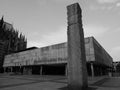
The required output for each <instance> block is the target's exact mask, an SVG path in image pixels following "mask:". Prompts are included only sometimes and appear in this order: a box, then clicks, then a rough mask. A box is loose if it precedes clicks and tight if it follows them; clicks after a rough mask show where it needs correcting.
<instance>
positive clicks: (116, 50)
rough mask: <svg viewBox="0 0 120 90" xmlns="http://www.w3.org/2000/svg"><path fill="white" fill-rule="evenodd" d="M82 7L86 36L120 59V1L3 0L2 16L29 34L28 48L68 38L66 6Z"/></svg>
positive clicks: (1, 0) (0, 4) (0, 12)
mask: <svg viewBox="0 0 120 90" xmlns="http://www.w3.org/2000/svg"><path fill="white" fill-rule="evenodd" d="M75 2H78V3H79V4H80V6H81V8H82V16H83V17H82V20H83V28H84V33H85V37H88V36H94V37H95V39H96V40H97V41H98V42H99V43H100V44H101V45H102V46H103V47H104V48H105V50H106V51H107V52H108V53H109V54H110V55H111V56H112V57H113V59H114V61H120V0H0V17H2V15H4V20H5V21H6V22H9V23H11V24H13V26H14V28H15V29H19V31H20V32H23V34H25V35H26V37H27V39H28V47H31V46H37V47H43V46H47V45H52V44H56V43H60V42H66V41H67V34H66V31H67V9H66V6H67V5H69V4H72V3H75Z"/></svg>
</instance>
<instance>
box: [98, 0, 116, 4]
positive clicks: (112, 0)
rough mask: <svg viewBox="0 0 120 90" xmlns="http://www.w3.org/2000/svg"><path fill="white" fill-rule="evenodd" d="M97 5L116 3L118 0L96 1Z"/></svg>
mask: <svg viewBox="0 0 120 90" xmlns="http://www.w3.org/2000/svg"><path fill="white" fill-rule="evenodd" d="M97 1H98V2H99V3H101V4H103V3H116V2H117V1H118V0H97Z"/></svg>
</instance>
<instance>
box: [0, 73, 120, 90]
mask: <svg viewBox="0 0 120 90" xmlns="http://www.w3.org/2000/svg"><path fill="white" fill-rule="evenodd" d="M88 83H89V87H88V89H87V90H120V78H119V77H111V78H109V77H107V76H104V77H94V78H93V77H89V78H88ZM0 90H68V89H67V78H66V77H65V76H40V75H8V74H0Z"/></svg>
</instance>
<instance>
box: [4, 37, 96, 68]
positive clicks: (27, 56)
mask: <svg viewBox="0 0 120 90" xmlns="http://www.w3.org/2000/svg"><path fill="white" fill-rule="evenodd" d="M94 50H95V49H94V46H93V39H92V38H91V37H90V38H86V39H85V51H86V61H88V62H89V61H96V58H95V57H96V56H95V51H94ZM67 58H68V56H67V43H60V44H56V45H51V46H47V47H43V48H38V49H33V50H27V51H23V52H19V53H15V54H10V55H7V56H5V61H4V66H11V65H13V66H20V65H38V64H55V63H67Z"/></svg>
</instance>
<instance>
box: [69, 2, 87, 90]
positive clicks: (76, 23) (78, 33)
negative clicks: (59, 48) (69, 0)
mask: <svg viewBox="0 0 120 90" xmlns="http://www.w3.org/2000/svg"><path fill="white" fill-rule="evenodd" d="M81 13H82V11H81V8H80V6H79V4H78V3H75V4H72V5H69V6H67V15H68V18H67V19H68V31H67V34H68V88H69V90H81V89H84V88H86V87H87V86H88V81H87V69H86V56H85V44H84V32H83V28H82V19H81V18H82V15H81Z"/></svg>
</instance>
